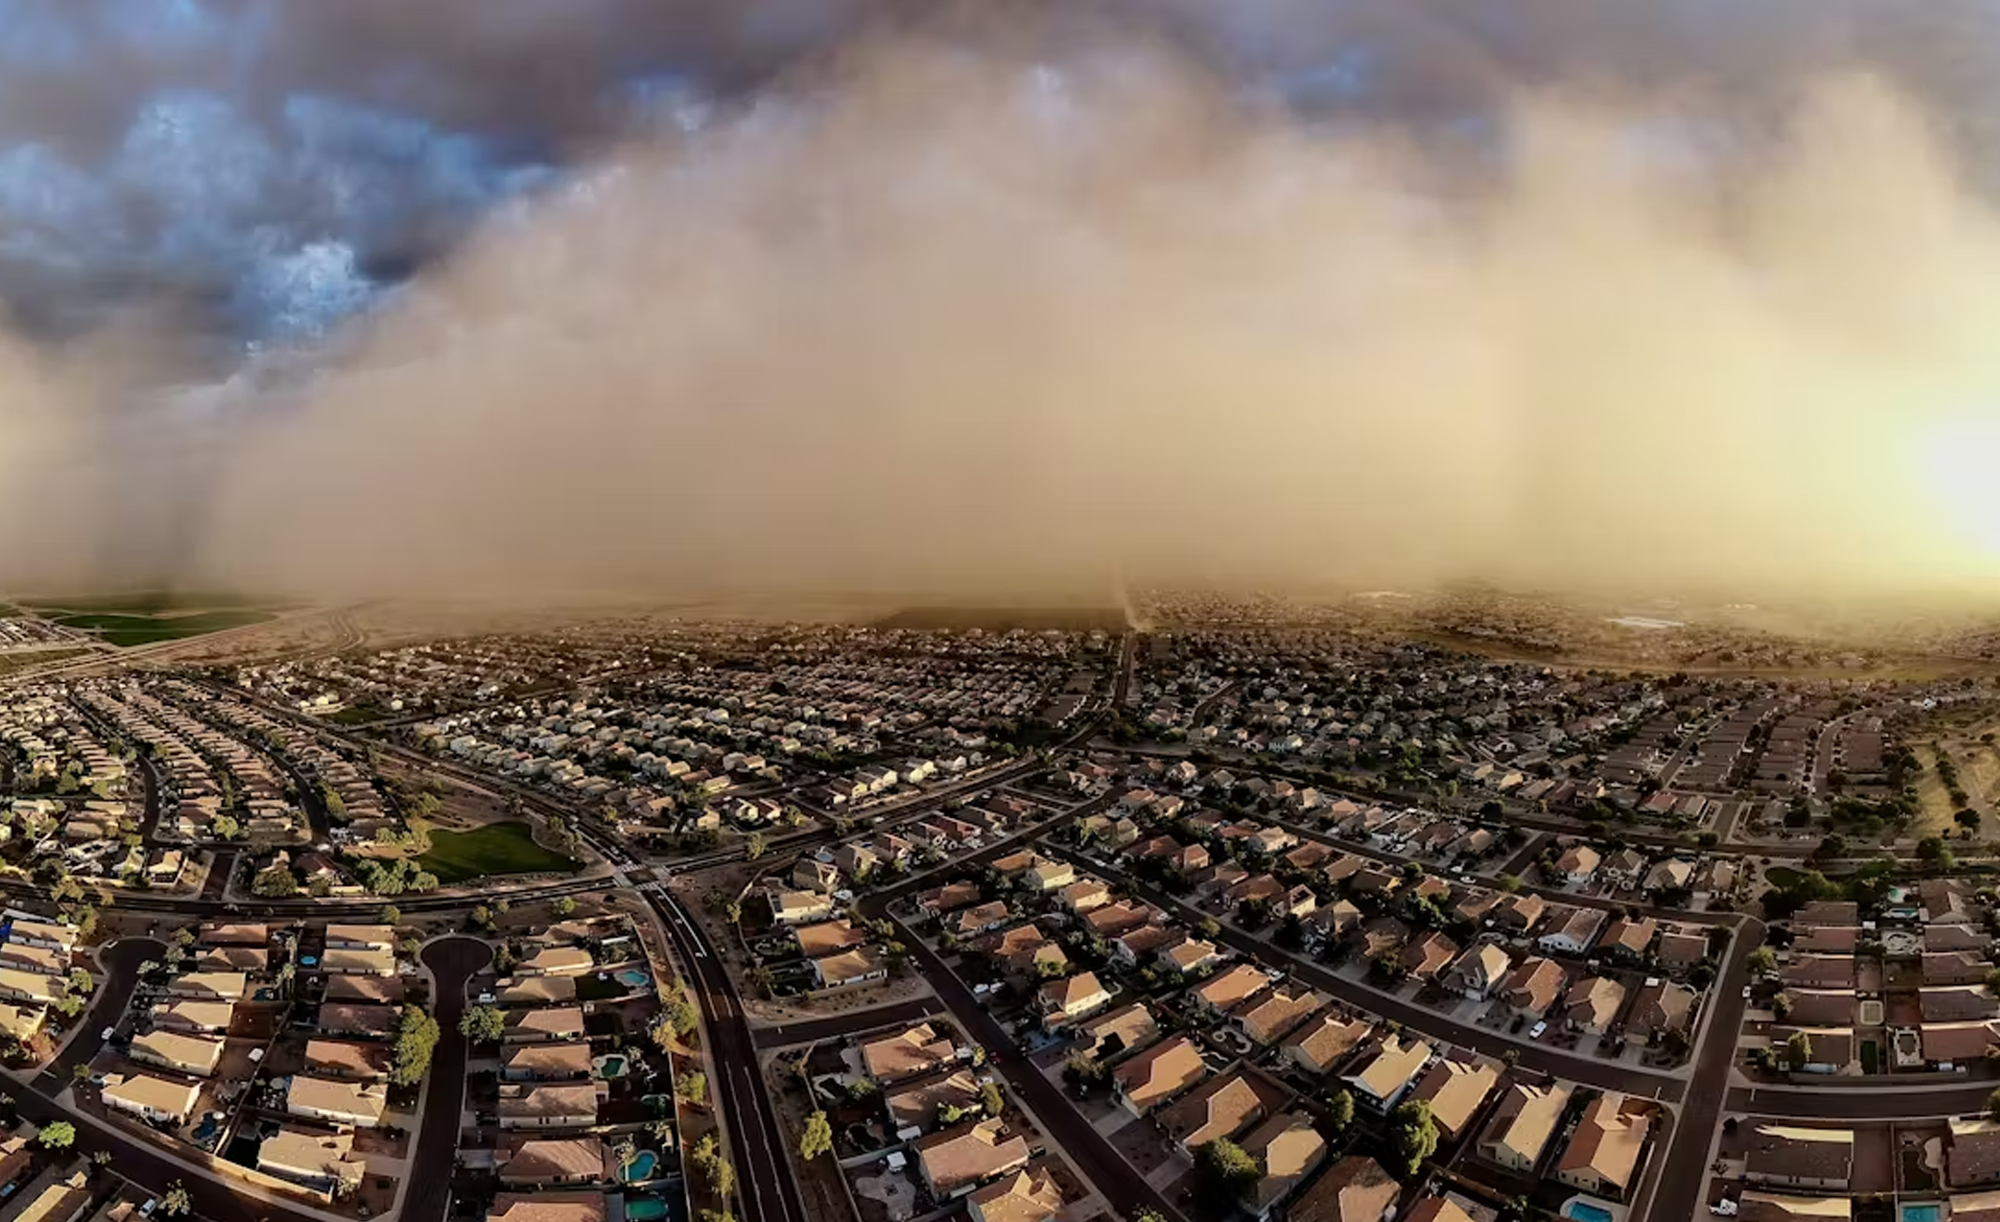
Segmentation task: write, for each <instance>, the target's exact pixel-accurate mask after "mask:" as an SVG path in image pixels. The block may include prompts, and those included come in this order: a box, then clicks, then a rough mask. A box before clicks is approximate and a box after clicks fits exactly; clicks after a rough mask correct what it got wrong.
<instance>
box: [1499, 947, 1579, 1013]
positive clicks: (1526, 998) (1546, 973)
mask: <svg viewBox="0 0 2000 1222" xmlns="http://www.w3.org/2000/svg"><path fill="white" fill-rule="evenodd" d="M1567 980H1568V974H1567V973H1565V972H1564V971H1563V969H1562V965H1561V964H1559V963H1557V962H1556V961H1555V960H1553V959H1544V958H1541V957H1539V956H1537V957H1534V958H1530V959H1523V960H1522V961H1521V962H1520V963H1519V964H1517V965H1515V967H1514V969H1513V970H1512V971H1510V972H1508V973H1507V978H1506V979H1505V980H1503V981H1501V982H1500V1000H1501V1001H1503V1002H1505V1003H1506V1005H1507V1008H1508V1009H1510V1010H1512V1011H1514V1013H1515V1014H1516V1015H1517V1016H1519V1017H1521V1018H1526V1019H1530V1020H1532V1019H1538V1018H1540V1017H1542V1015H1544V1014H1546V1013H1548V1010H1549V1007H1550V1006H1552V1005H1554V1004H1555V1003H1556V999H1557V998H1558V997H1561V996H1562V995H1563V990H1564V987H1565V983H1566V982H1567Z"/></svg>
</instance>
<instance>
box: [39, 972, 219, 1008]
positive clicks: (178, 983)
mask: <svg viewBox="0 0 2000 1222" xmlns="http://www.w3.org/2000/svg"><path fill="white" fill-rule="evenodd" d="M0 975H4V973H0ZM249 983H250V980H249V977H247V976H245V975H244V974H243V973H242V972H189V973H188V974H187V975H185V976H176V977H175V978H174V979H173V980H172V981H170V982H169V983H168V984H167V993H168V994H169V995H170V996H173V997H197V998H201V999H203V1000H206V1001H241V1000H242V999H243V994H244V993H245V992H246V991H247V990H248V988H249Z"/></svg>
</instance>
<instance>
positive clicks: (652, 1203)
mask: <svg viewBox="0 0 2000 1222" xmlns="http://www.w3.org/2000/svg"><path fill="white" fill-rule="evenodd" d="M625 1216H626V1217H627V1218H629V1219H631V1222H657V1220H658V1219H660V1218H664V1217H666V1216H667V1203H666V1202H665V1201H662V1200H661V1199H660V1198H658V1197H626V1198H625Z"/></svg>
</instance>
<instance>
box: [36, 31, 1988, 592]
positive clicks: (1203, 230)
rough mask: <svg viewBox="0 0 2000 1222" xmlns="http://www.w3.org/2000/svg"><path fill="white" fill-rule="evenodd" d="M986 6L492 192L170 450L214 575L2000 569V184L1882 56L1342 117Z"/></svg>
mask: <svg viewBox="0 0 2000 1222" xmlns="http://www.w3.org/2000/svg"><path fill="white" fill-rule="evenodd" d="M982 48H983V49H980V50H977V51H975V50H972V49H969V47H968V45H967V44H966V43H965V42H963V41H952V40H927V39H921V38H897V39H893V40H886V41H880V42H876V43H873V44H870V45H868V46H866V47H864V48H860V49H853V50H850V51H848V52H846V53H844V54H843V55H842V56H840V57H839V58H838V59H836V60H835V61H834V62H832V63H830V64H827V65H823V66H821V67H820V68H819V69H818V70H816V71H814V72H812V73H809V74H804V75H800V76H797V77H795V78H794V79H791V80H790V81H788V82H785V83H783V84H781V85H779V86H776V87H774V88H772V89H770V90H767V91H765V92H764V93H763V94H762V95H760V96H759V97H758V99H757V100H755V101H754V102H750V103H744V104H741V105H737V106H726V107H721V108H718V109H716V110H715V111H713V112H712V113H710V114H708V115H706V116H705V117H704V118H703V121H701V122H699V123H690V124H688V125H687V126H686V127H685V128H684V129H680V130H676V131H673V132H671V133H669V134H666V135H656V136H651V137H649V138H647V139H645V140H643V141H640V142H638V143H635V144H631V145H627V146H625V147H620V148H618V149H616V150H614V151H612V152H611V153H610V154H608V155H607V156H606V157H605V159H604V161H603V163H602V165H601V167H600V168H598V169H597V170H595V171H592V172H590V173H586V174H583V175H581V176H580V177H578V178H577V179H576V180H575V181H574V182H573V183H572V184H571V185H569V186H567V187H565V188H563V189H562V190H561V191H559V192H557V193H554V194H551V195H549V196H546V197H543V198H540V199H538V200H536V201H534V202H532V203H525V204H520V205H517V206H514V207H511V208H509V209H507V210H505V211H504V212H502V213H501V214H500V215H498V216H496V217H495V218H493V219H492V220H491V221H490V222H489V223H488V224H487V225H486V226H485V227H484V229H483V230H482V231H481V232H479V233H478V234H477V235H476V236H475V237H474V239H473V240H471V241H470V242H469V243H467V244H466V245H465V247H464V248H463V249H462V251H461V252H460V253H459V254H458V255H457V256H456V257H455V258H453V259H452V260H451V261H450V262H449V264H448V265H446V266H443V267H442V268H440V269H439V270H437V271H436V272H434V273H431V274H427V275H425V276H423V277H422V278H420V279H419V280H418V281H417V282H415V283H413V284H412V285H410V286H408V287H407V288H406V289H405V290H404V291H403V292H402V293H401V295H400V296H399V298H398V299H397V300H396V301H395V302H394V303H393V304H391V305H389V306H388V307H386V308H384V309H382V310H380V311H378V312H377V313H375V314H374V315H372V316H370V317H368V318H367V319H366V320H365V321H364V322H363V323H361V324H359V325H358V327H357V328H356V329H355V330H354V331H352V332H351V333H349V334H347V335H345V336H343V337H341V340H340V342H339V352H340V355H339V356H338V357H329V358H327V366H328V367H327V368H326V369H325V370H324V371H323V372H321V373H319V374H317V375H316V376H314V377H312V378H311V379H309V380H308V381H307V383H306V384H305V385H304V386H303V387H295V388H292V389H290V390H288V391H287V393H286V401H285V402H282V403H279V404H276V405H273V407H272V408H271V409H270V410H268V411H260V412H256V413H237V414H232V415H229V416H228V417H227V418H228V419H229V420H230V421H231V423H230V424H229V427H228V431H227V432H226V433H224V432H223V431H222V430H220V429H217V430H216V435H215V436H213V437H211V438H210V439H209V440H208V441H207V442H206V443H205V445H206V446H207V448H208V449H209V450H212V451H214V452H213V453H212V454H211V455H210V457H209V459H208V460H206V461H204V462H203V463H202V464H198V465H197V466H193V467H190V468H189V470H197V469H198V470H200V471H202V472H203V475H202V477H201V479H200V481H199V483H200V486H199V487H180V488H173V489H162V490H161V491H160V493H159V497H160V498H161V502H162V503H166V502H171V503H174V504H179V505H189V506H193V507H194V508H193V510H192V512H194V513H195V514H196V517H195V519H194V520H195V522H196V523H197V528H196V529H195V530H194V532H193V537H194V539H195V540H196V543H195V545H194V546H193V548H192V549H191V553H190V554H189V555H188V557H187V560H186V564H187V566H188V567H187V577H188V579H190V580H199V581H202V582H206V583H214V582H218V581H224V582H230V583H236V584H241V585H245V586H254V587H256V588H259V589H287V590H296V591H301V592H306V593H314V594H332V595H362V594H370V595H372V594H385V593H453V594H481V595H497V596H502V597H514V598H522V599H533V598H539V597H544V596H547V595H550V594H552V593H556V592H564V593H576V592H592V591H604V592H611V591H618V592H661V593H675V592H707V591H713V590H718V589H737V590H740V589H753V590H775V591H812V590H822V591H824V590H834V591H869V590H872V591H923V592H951V591H962V592H981V593H990V592H1010V593H1017V594H1018V593H1029V592H1034V593H1047V592H1061V591H1065V590H1091V591H1098V592H1101V591H1102V590H1103V589H1104V587H1105V584H1106V580H1107V574H1109V573H1112V572H1114V571H1121V570H1122V571H1123V572H1124V573H1126V574H1128V575H1129V576H1130V577H1131V579H1132V580H1133V581H1135V582H1145V583H1160V582H1193V583H1239V582H1240V583H1250V582H1258V583H1267V584H1268V583H1287V582H1331V581H1357V582H1368V583H1382V582H1397V583H1415V582H1424V581H1432V580H1441V579H1451V578H1460V577H1488V578H1495V579H1500V580H1508V581H1534V582H1538V583H1547V584H1563V585H1570V586H1590V587H1619V586H1629V585H1635V584H1636V585H1645V586H1648V587H1653V588H1658V587H1663V586H1674V585H1686V584H1691V583H1728V584H1731V585H1738V586H1742V585H1749V586H1801V585H1803V586H1811V587H1818V588H1837V589H1862V588H1866V589H1871V590H1879V589H1884V588H1890V587H1902V586H1912V587H1926V588H1933V587H1938V586H1966V585H1977V586H1984V585H1986V584H1989V583H1990V582H1991V581H1992V579H1993V578H1994V577H1996V576H2000V498H1996V497H1995V496H1994V495H1993V494H1991V493H1990V492H1988V491H1986V482H1987V479H1986V477H1988V476H1992V477H1993V478H1995V479H2000V454H1994V455H1993V456H1992V457H1993V459H1994V461H1992V462H1988V463H1985V464H1984V465H1983V466H1982V465H1981V464H1979V463H1977V462H1973V463H1969V464H1968V463H1966V462H1965V461H1964V457H1963V456H1964V454H1965V452H1966V450H1967V448H1968V447H1978V446H1981V445H1986V446H1991V445H1992V443H1993V439H1994V438H1996V437H2000V347H1996V346H1995V345H1993V344H1992V343H1991V342H1990V337H1989V332H1990V331H1991V329H1992V327H1993V326H1994V324H1995V323H1996V321H2000V226H1996V223H1995V219H1994V217H1993V215H1992V214H1991V212H1990V211H1989V210H1988V208H1987V207H1986V205H1985V204H1983V203H1982V202H1980V201H1979V200H1977V199H1976V198H1975V197H1974V196H1973V195H1972V194H1971V193H1970V192H1969V191H1967V190H1965V189H1963V188H1962V186H1961V184H1960V180H1959V175H1958V173H1957V171H1956V169H1955V166H1954V163H1953V161H1952V158H1951V157H1950V156H1948V155H1947V153H1946V152H1945V151H1944V150H1943V148H1942V147H1941V146H1940V145H1939V143H1937V142H1936V141H1935V140H1934V139H1933V138H1932V137H1931V135H1930V133H1928V132H1927V131H1926V130H1925V126H1924V123H1923V122H1922V120H1921V119H1920V118H1919V115H1918V112H1917V111H1915V110H1914V109H1912V108H1909V107H1906V106H1905V105H1903V104H1902V103H1901V102H1900V101H1899V100H1898V98H1897V97H1896V96H1895V95H1894V94H1893V93H1892V92H1891V91H1889V90H1888V89H1886V88H1885V87H1883V86H1881V85H1880V84H1879V83H1877V82H1876V81H1874V80H1872V79H1870V78H1868V77H1866V76H1859V75H1857V76H1853V77H1829V78H1827V79H1824V80H1822V81H1819V82H1818V83H1817V84H1815V85H1813V86H1812V87H1811V88H1810V89H1808V90H1805V91H1804V92H1803V93H1802V94H1801V95H1800V96H1799V97H1797V98H1796V99H1793V100H1792V101H1791V102H1789V103H1788V104H1786V105H1785V106H1783V107H1781V108H1779V110H1778V111H1777V112H1776V117H1775V118H1774V119H1773V120H1772V121H1771V122H1770V123H1768V124H1766V125H1763V126H1756V127H1753V126H1750V125H1736V124H1733V123H1730V122H1728V121H1726V120H1725V118H1724V116H1722V115H1720V114H1718V113H1712V112H1708V111H1703V110H1701V109H1699V108H1696V109H1689V108H1687V107H1686V106H1684V105H1675V104H1671V103H1669V102H1668V101H1666V100H1662V99H1659V98H1653V97H1644V96H1641V97H1632V96H1607V95H1602V94H1599V95H1586V94H1581V93H1577V92H1561V91H1558V92H1551V93H1547V94H1523V95H1522V96H1519V97H1517V98H1515V99H1514V101H1513V105H1512V107H1511V109H1510V111H1509V112H1508V114H1507V116H1506V121H1505V122H1504V123H1503V124H1501V125H1500V126H1499V127H1498V128H1497V129H1494V130H1492V131H1467V130H1462V129H1455V128H1450V127H1447V126H1438V127H1433V128H1411V127H1408V126H1398V127H1387V126H1385V127H1380V128H1357V127H1355V126H1353V125H1343V126H1330V125H1324V124H1321V123H1317V122H1315V121H1313V120H1310V119H1306V118H1301V117H1299V116H1298V115H1297V114H1296V113H1295V112H1293V111H1290V110H1288V109H1286V108H1285V107H1283V106H1281V105H1279V104H1278V103H1276V102H1275V101H1272V100H1270V99H1267V98H1263V97H1260V96H1257V95H1255V94H1254V93H1250V94H1246V93H1245V92H1244V91H1242V90H1240V89H1238V88H1236V87H1234V86H1232V85H1230V84H1228V83H1226V82H1224V81H1223V80H1221V79H1219V78H1217V77H1215V76H1213V75H1211V74H1210V73H1209V72H1207V71H1206V70H1204V69H1203V68H1200V67H1198V66H1196V65H1195V64H1193V63H1191V62H1189V61H1188V60H1186V59H1184V58H1181V57H1179V56H1178V55H1177V54H1175V53H1174V52H1172V51H1170V50H1167V49H1165V48H1162V47H1157V46H1147V47H1144V48H1134V47H1132V46H1130V45H1117V46H1113V45H1111V44H1109V43H1108V42H1106V41H1105V40H1102V39H1095V40H1089V41H1086V42H1084V43H1082V44H1071V45H1068V46H1066V47H1065V49H1063V50H1061V51H1059V52H1055V53H1049V52H1048V51H1047V49H1046V48H1040V49H1038V50H1037V51H1035V52H1032V53H1031V52H1028V51H1022V50H1006V49H1002V50H994V49H991V44H990V43H986V44H982ZM177 427H187V428H202V427H210V426H204V425H201V424H187V425H182V426H177ZM14 432H15V428H14V425H13V421H12V420H11V419H10V420H9V421H7V435H8V438H9V441H8V445H9V449H8V453H7V456H6V458H5V459H4V460H0V461H4V462H6V463H7V465H8V467H9V469H10V470H9V472H8V476H7V479H6V484H7V485H8V486H9V487H11V488H27V487H33V486H36V485H38V483H39V476H40V474H41V470H40V466H39V464H41V463H42V462H43V459H42V458H41V457H39V456H31V457H28V458H26V459H24V458H23V457H22V456H20V455H19V454H17V452H16V447H15V446H14V443H13V435H14ZM70 440H72V441H75V440H77V439H76V438H74V437H72V438H71V439H70ZM1941 456H1942V457H1941ZM94 457H95V458H97V459H100V460H104V461H111V460H112V459H113V458H115V460H116V461H118V462H121V463H129V462H131V461H133V460H132V457H131V455H130V454H128V453H125V451H123V450H121V451H119V452H118V453H117V454H116V455H111V456H106V455H104V454H97V455H95V456H94ZM76 461H82V460H80V459H79V460H76ZM24 462H25V464H26V465H27V466H29V467H33V468H35V469H34V470H31V471H24V470H20V468H22V467H23V464H24ZM117 474H118V473H117V472H116V471H114V472H112V475H111V476H110V477H107V478H111V477H115V476H116V475H117ZM121 508H123V509H125V510H126V511H128V512H129V511H130V508H131V507H130V506H122V507H121ZM74 520H75V521H79V522H82V523H85V524H86V529H88V530H90V531H99V530H106V529H118V528H119V527H118V524H117V523H115V522H110V523H107V522H105V521H104V520H103V519H102V517H101V516H98V515H92V514H89V513H82V514H81V515H80V516H79V517H77V518H76V519H74ZM70 521H71V519H70V518H69V517H68V516H67V515H46V514H44V515H37V516H36V518H35V527H36V530H37V531H47V532H51V533H50V534H48V535H45V536H44V541H45V542H46V541H49V540H52V539H55V538H60V537H62V536H63V535H64V533H65V531H66V530H67V529H69V522H70ZM79 554H85V555H88V554H93V553H92V552H91V549H89V548H82V549H80V553H79Z"/></svg>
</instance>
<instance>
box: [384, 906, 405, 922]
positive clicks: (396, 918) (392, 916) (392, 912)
mask: <svg viewBox="0 0 2000 1222" xmlns="http://www.w3.org/2000/svg"><path fill="white" fill-rule="evenodd" d="M402 923H403V910H402V909H401V908H398V907H396V906H395V905H394V904H384V905H382V924H384V925H401V924H402Z"/></svg>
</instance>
